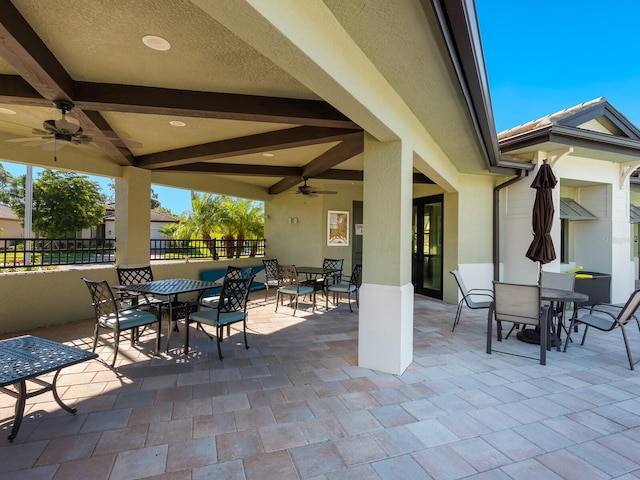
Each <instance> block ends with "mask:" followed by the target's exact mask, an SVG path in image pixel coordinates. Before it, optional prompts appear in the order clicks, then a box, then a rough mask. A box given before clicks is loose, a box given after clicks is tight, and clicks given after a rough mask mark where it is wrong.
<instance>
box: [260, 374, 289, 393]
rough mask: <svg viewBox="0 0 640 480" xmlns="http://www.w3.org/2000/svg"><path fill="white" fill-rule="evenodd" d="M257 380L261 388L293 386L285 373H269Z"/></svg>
mask: <svg viewBox="0 0 640 480" xmlns="http://www.w3.org/2000/svg"><path fill="white" fill-rule="evenodd" d="M258 381H259V383H260V387H261V388H262V389H263V390H269V389H272V388H286V387H292V386H293V383H291V380H290V379H289V377H287V376H286V375H269V376H268V377H262V378H259V379H258Z"/></svg>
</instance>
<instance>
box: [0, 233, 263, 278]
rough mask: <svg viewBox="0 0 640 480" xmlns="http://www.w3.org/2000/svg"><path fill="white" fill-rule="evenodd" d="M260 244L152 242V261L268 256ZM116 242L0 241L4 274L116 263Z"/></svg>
mask: <svg viewBox="0 0 640 480" xmlns="http://www.w3.org/2000/svg"><path fill="white" fill-rule="evenodd" d="M264 245H265V241H264V239H259V240H242V241H240V240H216V239H213V240H165V239H163V240H151V244H150V247H151V250H150V257H149V258H150V260H185V259H187V258H194V259H195V258H209V259H213V260H219V259H227V258H249V257H263V256H264ZM115 252H116V241H115V239H108V240H107V239H69V238H48V239H42V238H27V239H25V238H0V271H14V270H22V269H29V268H32V267H36V268H43V267H45V268H46V267H55V266H60V265H88V264H94V263H114V262H115Z"/></svg>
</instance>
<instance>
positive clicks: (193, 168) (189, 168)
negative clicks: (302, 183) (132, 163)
mask: <svg viewBox="0 0 640 480" xmlns="http://www.w3.org/2000/svg"><path fill="white" fill-rule="evenodd" d="M166 170H170V171H175V172H191V173H194V172H199V173H215V174H218V175H241V176H249V177H255V176H260V177H290V176H294V177H296V176H298V177H299V175H300V174H301V173H302V169H301V168H300V167H281V166H278V165H246V164H238V163H207V162H198V163H190V164H188V165H180V166H176V167H167V168H163V169H162V171H166Z"/></svg>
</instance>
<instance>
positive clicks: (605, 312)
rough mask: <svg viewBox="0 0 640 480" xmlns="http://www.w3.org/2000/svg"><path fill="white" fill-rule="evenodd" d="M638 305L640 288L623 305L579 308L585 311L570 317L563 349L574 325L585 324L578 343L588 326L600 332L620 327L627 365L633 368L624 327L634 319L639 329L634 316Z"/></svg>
mask: <svg viewBox="0 0 640 480" xmlns="http://www.w3.org/2000/svg"><path fill="white" fill-rule="evenodd" d="M638 306H640V290H636V291H635V292H633V293H632V294H631V296H630V297H629V299H628V300H627V303H625V304H624V306H620V305H610V304H597V305H593V306H591V307H583V308H580V309H579V312H580V311H583V312H585V313H584V314H583V315H580V314H579V313H578V316H577V317H574V318H572V319H571V326H570V327H569V332H568V334H567V340H566V341H565V343H564V351H565V352H566V351H567V346H568V345H569V342H570V341H571V331H572V330H573V327H574V326H576V325H579V324H583V325H584V326H585V328H584V333H583V334H582V342H581V343H580V345H584V341H585V339H586V338H587V331H588V330H589V327H593V328H595V329H596V330H600V331H602V332H611V331H613V330H615V329H616V328H620V331H621V332H622V338H623V340H624V346H625V348H626V349H627V358H628V359H629V367H630V368H631V370H633V369H634V368H633V366H634V362H633V359H632V357H631V349H630V348H629V339H628V337H627V330H626V328H625V327H626V325H627V324H628V323H629V322H630V321H631V320H635V321H636V324H637V325H638V330H639V331H640V322H639V321H638V318H637V317H636V316H635V313H636V310H637V309H638Z"/></svg>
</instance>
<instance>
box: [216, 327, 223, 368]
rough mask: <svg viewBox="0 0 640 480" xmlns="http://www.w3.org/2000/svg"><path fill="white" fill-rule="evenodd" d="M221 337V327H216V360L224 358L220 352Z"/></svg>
mask: <svg viewBox="0 0 640 480" xmlns="http://www.w3.org/2000/svg"><path fill="white" fill-rule="evenodd" d="M221 335H222V327H221V326H219V325H216V345H217V347H218V358H219V359H220V360H222V359H223V358H224V357H223V356H222V351H221V350H220V336H221Z"/></svg>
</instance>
